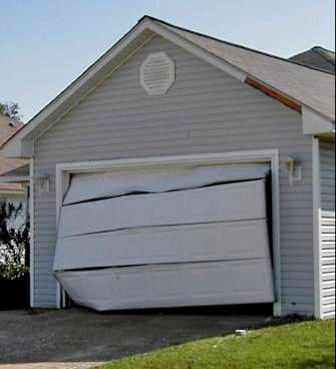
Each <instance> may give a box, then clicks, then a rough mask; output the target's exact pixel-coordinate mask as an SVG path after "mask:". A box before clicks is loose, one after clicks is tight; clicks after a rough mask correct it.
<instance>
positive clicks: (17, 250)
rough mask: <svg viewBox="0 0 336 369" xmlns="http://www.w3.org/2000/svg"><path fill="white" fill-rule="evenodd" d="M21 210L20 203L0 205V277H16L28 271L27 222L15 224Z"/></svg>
mask: <svg viewBox="0 0 336 369" xmlns="http://www.w3.org/2000/svg"><path fill="white" fill-rule="evenodd" d="M22 211H23V208H22V204H20V205H19V206H18V207H16V206H14V205H13V204H10V203H7V204H6V203H4V204H2V205H1V207H0V278H6V279H17V278H20V277H23V276H24V275H25V274H26V273H27V272H28V264H29V260H27V259H28V255H29V224H22V225H20V226H18V225H17V224H15V220H16V219H17V217H18V216H19V215H20V214H22Z"/></svg>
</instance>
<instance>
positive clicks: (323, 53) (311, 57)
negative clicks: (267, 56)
mask: <svg viewBox="0 0 336 369" xmlns="http://www.w3.org/2000/svg"><path fill="white" fill-rule="evenodd" d="M289 60H291V61H295V62H297V63H299V64H303V65H308V66H311V67H315V68H317V69H321V70H323V71H327V72H331V73H334V74H335V52H334V51H331V50H328V49H325V48H323V47H321V46H314V47H312V48H311V49H309V50H306V51H304V52H302V53H299V54H296V55H293V56H291V57H290V58H289Z"/></svg>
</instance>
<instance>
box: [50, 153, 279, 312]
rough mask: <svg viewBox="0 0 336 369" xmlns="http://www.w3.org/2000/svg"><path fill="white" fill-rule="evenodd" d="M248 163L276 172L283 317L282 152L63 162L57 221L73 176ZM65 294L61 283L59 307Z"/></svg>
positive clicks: (276, 307)
mask: <svg viewBox="0 0 336 369" xmlns="http://www.w3.org/2000/svg"><path fill="white" fill-rule="evenodd" d="M235 163H236V164H237V163H241V164H247V163H270V164H271V171H272V211H273V214H272V217H273V264H274V285H275V303H274V305H273V314H274V315H275V316H280V315H281V274H280V273H281V261H280V188H279V153H278V150H277V149H273V150H254V151H240V152H237V151H234V152H221V153H210V154H192V155H177V156H157V157H147V158H136V159H134V158H133V159H132V158H130V159H115V160H102V161H82V162H71V163H60V164H57V165H56V221H57V224H58V219H59V213H60V209H61V207H62V201H63V197H64V193H65V190H66V188H67V186H68V183H69V178H70V175H71V174H75V173H92V172H103V171H107V170H109V171H117V170H118V171H120V170H127V169H129V170H136V169H152V168H153V169H154V168H163V167H166V166H169V167H172V166H173V167H183V166H186V165H213V164H216V165H220V164H235ZM64 296H65V293H64V291H63V290H62V288H61V286H60V284H59V283H57V291H56V306H57V308H62V307H64V301H65V299H64Z"/></svg>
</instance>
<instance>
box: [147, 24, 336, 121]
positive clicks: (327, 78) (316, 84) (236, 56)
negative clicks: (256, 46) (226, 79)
mask: <svg viewBox="0 0 336 369" xmlns="http://www.w3.org/2000/svg"><path fill="white" fill-rule="evenodd" d="M151 19H152V20H153V21H155V22H157V23H159V24H160V25H162V26H163V27H166V28H168V29H169V30H170V31H172V32H174V33H176V34H177V35H179V36H181V37H183V38H185V39H187V40H188V41H190V42H192V43H194V44H196V45H198V46H199V47H201V48H203V49H205V50H207V51H208V52H210V53H211V54H213V55H216V56H217V57H219V58H221V59H223V60H225V61H226V62H228V63H230V64H231V65H233V66H235V67H237V68H239V69H240V70H242V71H244V72H245V73H246V74H248V75H249V76H251V77H254V78H256V79H257V80H259V81H260V82H264V83H266V84H267V85H269V86H271V87H273V88H274V89H276V90H278V91H279V92H282V93H284V94H285V95H287V96H288V97H291V98H293V99H294V100H296V101H297V102H299V103H302V104H303V105H306V106H307V107H309V108H311V109H313V110H314V111H316V112H318V113H320V114H322V115H323V116H325V117H326V118H328V119H330V120H332V121H335V76H334V75H333V74H332V73H328V72H325V71H321V70H318V69H315V68H312V67H308V66H305V65H302V64H298V63H296V62H293V61H291V60H288V59H284V58H280V57H277V56H274V55H269V54H266V53H263V52H260V51H257V50H252V49H249V48H246V47H242V46H240V45H235V44H232V43H229V42H226V41H222V40H218V39H216V38H213V37H209V36H207V35H203V34H200V33H196V32H193V31H190V30H186V29H183V28H181V27H177V26H173V25H171V24H168V23H166V22H162V21H160V20H156V19H154V18H151Z"/></svg>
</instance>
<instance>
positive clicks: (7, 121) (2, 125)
mask: <svg viewBox="0 0 336 369" xmlns="http://www.w3.org/2000/svg"><path fill="white" fill-rule="evenodd" d="M22 126H23V123H22V122H20V121H19V120H17V119H15V118H9V117H7V116H4V115H1V114H0V144H2V143H3V142H5V141H6V140H7V139H8V138H9V137H11V136H13V134H15V133H16V131H18V130H19V129H21V127H22ZM26 163H27V161H26V160H22V159H9V158H5V157H0V192H1V191H19V192H20V191H22V186H21V184H19V183H3V182H1V176H2V175H3V174H4V173H6V172H8V171H13V170H16V169H17V168H20V167H22V165H24V164H26Z"/></svg>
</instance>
